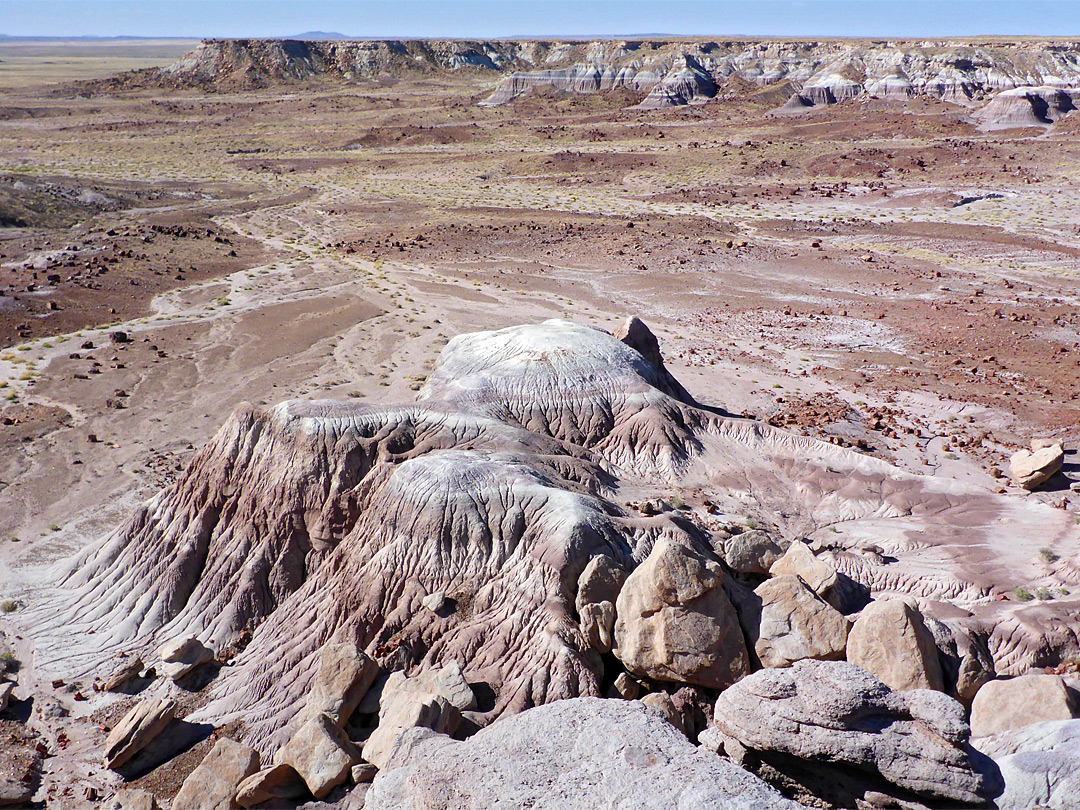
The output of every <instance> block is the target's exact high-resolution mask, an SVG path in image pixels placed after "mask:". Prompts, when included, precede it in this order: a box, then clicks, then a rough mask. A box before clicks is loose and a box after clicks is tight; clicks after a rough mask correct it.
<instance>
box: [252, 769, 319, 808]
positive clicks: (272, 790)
mask: <svg viewBox="0 0 1080 810" xmlns="http://www.w3.org/2000/svg"><path fill="white" fill-rule="evenodd" d="M307 792H308V789H307V784H305V782H304V780H303V778H302V777H301V776H300V774H298V773H297V772H296V769H295V768H293V766H292V765H275V766H274V767H272V768H266V769H265V770H261V771H259V772H258V773H254V774H252V775H251V776H248V777H247V778H246V779H244V781H242V782H241V783H240V784H239V785H237V788H236V803H237V804H238V805H240V806H241V807H254V806H255V805H257V804H263V803H264V802H271V801H274V800H276V799H277V800H282V801H289V800H291V799H298V798H300V797H301V796H304V795H305V794H307Z"/></svg>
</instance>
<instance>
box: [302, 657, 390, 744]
mask: <svg viewBox="0 0 1080 810" xmlns="http://www.w3.org/2000/svg"><path fill="white" fill-rule="evenodd" d="M378 674H379V665H378V664H377V663H375V661H374V660H372V659H371V658H370V657H369V656H368V655H367V654H366V653H364V651H363V650H360V649H358V648H357V647H356V645H354V644H327V645H326V646H324V647H323V648H322V650H321V651H320V652H319V671H318V673H317V674H316V675H315V680H314V681H313V682H312V684H311V690H310V691H309V692H308V697H307V703H306V705H305V712H306V713H307V714H310V715H317V714H325V715H326V716H327V717H329V718H330V719H331V720H332V721H333V722H334V725H336V726H337V727H338V728H344V726H345V723H346V722H347V721H348V719H349V717H350V715H352V713H353V712H354V711H355V710H356V707H357V706H358V705H359V704H360V701H361V700H362V699H363V697H364V695H366V694H367V691H368V689H370V688H371V684H372V683H374V682H375V678H376V677H377V676H378Z"/></svg>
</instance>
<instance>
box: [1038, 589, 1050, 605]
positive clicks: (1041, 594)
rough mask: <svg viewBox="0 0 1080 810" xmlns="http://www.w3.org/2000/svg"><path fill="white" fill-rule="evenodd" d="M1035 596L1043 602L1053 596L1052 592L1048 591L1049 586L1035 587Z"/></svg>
mask: <svg viewBox="0 0 1080 810" xmlns="http://www.w3.org/2000/svg"><path fill="white" fill-rule="evenodd" d="M1035 596H1036V598H1038V599H1039V600H1041V601H1043V602H1047V601H1049V600H1050V599H1053V598H1054V594H1052V593H1051V592H1050V589H1049V588H1036V589H1035Z"/></svg>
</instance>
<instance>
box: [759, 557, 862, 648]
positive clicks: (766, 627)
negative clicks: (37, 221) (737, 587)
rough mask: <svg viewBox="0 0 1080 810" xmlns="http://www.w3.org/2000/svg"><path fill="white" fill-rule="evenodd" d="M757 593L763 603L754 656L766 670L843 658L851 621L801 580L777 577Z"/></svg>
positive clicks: (764, 584)
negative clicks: (798, 662)
mask: <svg viewBox="0 0 1080 810" xmlns="http://www.w3.org/2000/svg"><path fill="white" fill-rule="evenodd" d="M754 593H755V594H756V595H757V596H758V598H760V599H761V608H760V611H761V612H760V620H759V622H758V627H757V633H756V638H755V639H754V652H755V653H756V654H757V657H758V660H760V661H761V665H762V666H763V667H786V666H790V665H791V664H793V663H794V662H795V661H799V660H802V659H803V658H817V659H819V660H822V661H837V660H839V659H842V658H843V657H844V649H845V647H846V645H847V636H848V629H849V627H850V624H849V622H848V620H847V619H846V618H845V617H844V615H843V614H842V613H840V611H838V610H837V609H836V608H834V607H833V606H832V605H830V604H829V603H828V602H826V601H825V600H824V599H822V598H821V597H820V596H818V595H817V594H816V593H814V591H812V590H811V589H810V588H809V586H807V584H806V583H805V582H803V581H802V580H801V579H799V577H797V576H792V575H791V574H784V575H782V576H778V577H775V578H773V579H770V580H768V581H766V582H763V583H762V584H761V585H759V586H758V587H757V588H755V589H754Z"/></svg>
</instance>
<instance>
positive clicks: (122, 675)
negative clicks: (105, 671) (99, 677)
mask: <svg viewBox="0 0 1080 810" xmlns="http://www.w3.org/2000/svg"><path fill="white" fill-rule="evenodd" d="M142 669H143V662H142V659H141V658H138V657H136V658H133V659H132V660H131V661H128V662H127V663H126V664H123V665H121V666H120V668H119V669H117V670H116V671H115V672H113V674H112V675H110V676H109V677H108V678H106V679H105V683H104V684H102V686H101V688H102V689H104V690H105V691H106V692H116V691H118V690H119V689H120V688H122V687H123V686H124V685H125V684H126V683H128V682H129V681H130V680H131V679H132V678H137V677H138V676H139V673H140V672H142Z"/></svg>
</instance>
